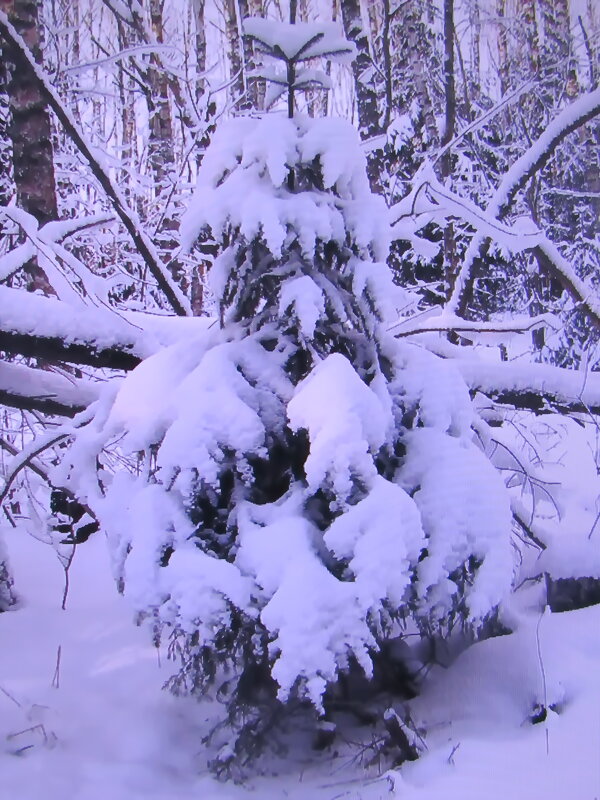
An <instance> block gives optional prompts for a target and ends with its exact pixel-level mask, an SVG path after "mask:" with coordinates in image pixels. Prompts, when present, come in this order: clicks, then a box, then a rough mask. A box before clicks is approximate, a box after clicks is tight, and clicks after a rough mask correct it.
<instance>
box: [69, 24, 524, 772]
mask: <svg viewBox="0 0 600 800" xmlns="http://www.w3.org/2000/svg"><path fill="white" fill-rule="evenodd" d="M249 28H250V30H251V31H252V33H253V35H254V36H255V38H256V39H259V40H261V41H263V43H264V49H265V50H267V49H269V48H270V51H271V53H272V54H275V55H277V53H278V52H279V53H280V54H281V55H280V60H284V61H285V60H286V59H287V60H288V62H289V60H290V59H291V57H292V56H294V54H297V53H298V52H300V51H302V52H303V53H305V54H308V56H307V57H311V58H313V57H316V56H318V55H323V54H326V55H328V56H331V55H335V54H336V53H339V52H340V51H343V50H344V46H343V43H340V42H339V38H338V37H337V36H333V34H331V33H330V30H329V28H328V26H315V25H297V26H295V27H289V26H287V25H284V24H271V23H265V21H264V20H255V21H252V22H250V24H249ZM290 73H291V74H292V78H291V82H293V80H294V74H293V73H294V70H290V69H289V63H288V69H287V70H286V74H287V75H288V76H289V75H290ZM273 74H274V75H275V73H273ZM296 77H297V75H296ZM305 77H306V76H305ZM313 77H314V75H313ZM293 88H294V87H293V85H291V86H288V91H289V95H292V97H293ZM289 95H288V100H289ZM292 103H293V99H292ZM289 110H291V111H293V107H292V108H291V109H289ZM184 223H185V224H184V231H183V236H184V240H185V243H187V246H191V245H192V244H193V242H194V241H196V239H197V238H198V237H199V236H202V237H203V238H204V239H206V238H207V237H211V238H212V239H214V241H215V242H216V244H217V246H218V249H219V253H220V254H219V256H218V258H217V259H216V261H215V263H214V266H213V267H212V269H211V273H210V282H211V287H212V291H213V293H214V295H215V297H216V299H217V302H218V308H219V315H220V320H219V322H218V323H215V324H214V325H212V326H211V327H207V326H206V323H204V322H202V321H201V320H196V321H193V323H190V324H194V325H197V330H198V333H197V335H196V336H195V337H194V336H191V337H190V338H189V339H188V340H186V341H185V342H179V343H177V344H175V345H173V346H171V347H168V348H166V349H164V350H162V351H161V352H159V353H158V354H156V355H154V356H152V357H150V358H148V359H146V360H145V361H144V362H142V364H141V365H140V366H139V367H137V368H136V369H135V370H134V371H133V372H132V373H131V374H130V375H129V376H128V377H127V378H126V379H125V381H124V382H123V384H122V386H121V388H120V390H119V391H118V393H117V394H116V397H115V399H114V401H113V400H111V401H110V404H109V406H108V407H107V406H106V405H101V410H100V411H98V413H97V415H96V419H95V420H94V421H93V422H92V423H91V425H90V426H88V428H87V429H86V431H85V432H83V433H81V434H80V435H79V439H78V441H76V442H75V445H74V446H73V448H72V450H71V454H70V461H69V463H70V464H71V466H72V468H71V474H70V481H71V485H72V486H74V488H75V489H76V490H77V493H78V495H79V496H80V497H86V498H87V501H88V502H89V503H90V505H93V506H94V509H95V512H96V513H97V514H98V516H99V518H100V519H101V521H102V524H103V527H104V528H105V529H106V530H107V531H108V534H109V537H110V541H111V544H112V552H113V558H114V564H115V570H116V572H117V575H118V578H119V580H120V582H121V584H122V586H123V589H124V592H125V594H126V595H127V596H128V597H129V598H130V600H131V601H132V602H133V604H134V605H135V607H136V608H137V610H138V611H139V613H140V615H141V616H143V617H145V618H147V619H148V620H150V621H151V623H152V624H153V625H154V626H155V630H156V631H157V632H158V633H160V634H161V635H163V636H164V635H165V634H166V633H168V632H169V631H170V632H171V637H172V646H173V650H174V652H177V653H178V654H179V655H180V656H181V659H182V660H181V669H180V672H179V673H178V675H177V676H176V677H175V678H174V680H173V681H172V682H171V685H172V687H173V688H176V689H178V690H189V691H191V692H205V691H207V690H209V689H210V687H211V686H212V687H213V690H214V691H215V692H216V693H217V696H218V697H220V698H221V699H223V700H224V701H225V703H226V707H227V721H228V722H229V724H230V726H231V729H232V730H233V735H232V736H230V737H229V739H227V740H225V741H224V743H223V742H221V745H222V749H221V750H220V752H219V754H218V756H217V758H216V760H215V766H216V767H217V769H219V768H223V767H225V766H227V765H228V764H229V763H231V762H233V761H235V762H236V763H237V764H240V763H243V761H244V759H246V757H247V756H248V755H252V754H253V752H255V750H256V749H257V748H258V747H259V746H260V744H261V739H262V738H264V737H261V733H262V734H265V733H267V732H268V731H269V730H270V729H271V728H272V726H273V723H274V720H275V719H276V718H277V717H278V716H279V715H285V714H286V713H287V712H288V711H290V710H291V709H302V710H303V711H304V713H305V714H307V715H310V714H312V715H313V716H314V719H315V721H316V720H317V719H318V718H319V717H321V716H322V715H324V714H325V713H327V711H328V708H329V707H330V703H331V698H332V697H334V696H335V693H336V690H337V689H338V688H339V685H340V681H341V680H342V679H343V676H344V675H345V674H347V673H350V672H352V673H354V674H356V673H357V672H361V673H363V674H364V676H365V679H366V680H368V679H369V678H370V677H371V676H372V675H373V668H374V660H376V659H377V654H378V653H380V652H381V651H382V648H383V647H384V645H385V643H386V642H387V641H389V640H391V639H394V638H397V637H399V636H401V635H402V633H403V631H405V630H406V629H407V626H409V627H410V629H411V630H412V631H413V632H414V631H415V630H420V631H423V632H429V631H431V630H432V629H434V630H438V631H439V630H442V631H444V630H448V628H449V627H451V626H452V625H453V624H454V623H456V622H457V621H461V622H463V623H465V624H470V625H474V626H477V624H478V623H479V622H480V621H481V620H483V619H485V618H486V616H487V615H489V614H490V613H492V612H493V611H494V609H495V607H496V606H497V604H498V603H499V602H500V600H501V599H502V597H503V596H504V594H505V593H506V592H507V591H508V590H509V588H510V585H511V580H512V573H513V556H512V548H511V542H510V526H511V513H510V507H509V502H508V498H507V495H506V493H505V487H504V484H503V482H502V480H501V478H500V477H499V475H498V474H497V473H496V472H495V471H494V469H493V468H492V467H491V466H490V464H489V463H488V461H487V460H486V458H485V456H484V455H483V453H482V452H481V450H480V449H478V446H477V443H476V442H474V436H473V432H472V430H471V420H472V409H471V403H470V399H469V394H468V391H467V389H466V387H465V385H464V384H463V382H462V380H461V378H460V377H459V375H458V373H457V372H455V371H454V369H453V368H452V366H451V365H450V364H448V363H445V362H444V361H442V360H441V359H439V358H437V357H435V356H433V355H430V354H428V353H427V352H426V351H424V350H423V349H422V348H421V347H418V346H415V345H412V344H409V343H407V342H404V343H401V342H399V341H398V340H396V339H393V338H392V337H391V336H390V335H389V334H388V333H386V327H387V326H388V325H389V322H390V320H391V319H393V318H394V315H395V306H396V302H395V301H396V300H398V301H399V299H400V298H399V295H398V293H399V292H400V291H401V290H399V289H398V288H397V287H395V286H394V284H393V282H392V279H391V275H390V272H389V270H388V268H387V266H386V264H385V260H386V256H387V253H388V245H389V235H390V234H389V228H388V223H387V210H386V208H385V205H384V204H383V201H382V200H381V198H378V197H376V196H374V195H372V194H371V192H370V190H369V184H368V181H367V177H366V173H365V159H364V156H363V153H362V150H361V146H360V141H359V138H358V136H357V133H356V131H355V130H354V129H353V128H352V126H351V125H349V124H348V123H346V122H344V121H342V120H339V119H332V118H325V119H317V120H313V119H308V118H304V117H302V116H299V115H295V116H293V117H291V118H290V117H289V116H285V115H284V114H278V113H273V114H268V115H266V116H262V117H260V118H254V117H242V118H239V119H235V120H233V121H230V122H229V123H223V124H222V125H221V126H220V127H219V129H218V130H217V133H216V135H215V136H214V139H213V142H212V144H211V146H210V148H209V150H208V152H207V154H206V156H205V159H204V161H203V164H202V168H201V173H200V176H199V182H198V187H197V191H196V195H195V198H194V200H193V203H192V205H191V207H190V209H189V211H188V213H187V217H186V218H185V221H184ZM115 437H118V438H120V446H121V447H122V448H124V449H126V450H129V451H132V452H138V453H141V454H142V456H141V457H140V461H139V464H140V469H139V470H138V472H137V473H136V474H131V473H126V472H124V471H123V472H120V473H117V474H116V476H114V478H113V479H112V481H111V482H110V483H109V484H108V486H106V484H107V483H108V478H107V475H106V474H103V475H102V476H101V479H102V482H103V484H104V486H105V487H106V488H105V492H106V493H105V495H103V494H102V493H101V491H100V490H99V488H98V486H97V484H94V483H93V482H92V481H89V480H88V479H87V478H86V476H88V477H89V475H90V474H91V472H92V471H93V470H94V469H95V463H96V457H97V453H98V450H99V448H100V447H102V446H103V445H104V444H105V443H106V442H107V441H108V440H111V439H114V438H115ZM66 463H67V462H65V464H66ZM86 464H87V466H88V468H87V469H86V468H85V467H86ZM63 468H64V467H63ZM311 709H312V710H311Z"/></svg>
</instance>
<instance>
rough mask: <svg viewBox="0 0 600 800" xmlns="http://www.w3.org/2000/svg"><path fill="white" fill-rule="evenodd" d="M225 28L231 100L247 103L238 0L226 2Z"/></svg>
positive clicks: (226, 0) (227, 0)
mask: <svg viewBox="0 0 600 800" xmlns="http://www.w3.org/2000/svg"><path fill="white" fill-rule="evenodd" d="M224 6H225V15H226V16H225V28H226V34H227V50H228V54H229V76H230V82H231V86H230V87H229V92H230V95H231V99H232V100H233V101H234V102H235V103H237V104H238V107H239V104H240V103H245V101H246V99H247V98H246V89H247V86H246V73H245V69H244V47H243V43H242V39H241V28H242V21H241V19H240V16H241V12H240V8H239V2H238V0H225V3H224Z"/></svg>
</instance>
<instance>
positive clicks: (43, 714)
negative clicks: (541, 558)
mask: <svg viewBox="0 0 600 800" xmlns="http://www.w3.org/2000/svg"><path fill="white" fill-rule="evenodd" d="M5 536H6V539H7V545H8V550H9V553H10V558H11V563H12V567H13V572H14V575H15V581H16V586H17V588H18V591H19V595H20V603H19V606H18V607H17V608H16V609H15V610H11V611H9V612H8V613H5V614H2V615H0V798H1V800H15V799H18V800H40V798H45V800H55V798H56V799H57V800H58V798H61V799H62V800H105V799H106V798H108V797H110V798H112V800H138V799H139V800H142V798H144V800H186V799H187V798H190V800H191V798H198V797H202V798H203V799H204V800H212V798H219V800H241V799H242V798H248V797H255V798H260V800H268V798H284V797H286V798H311V800H312V798H315V800H334V798H348V799H349V800H351V798H364V800H376V798H387V797H399V798H407V799H408V800H412V799H413V798H415V800H439V798H442V797H443V798H444V800H470V799H471V798H473V800H475V799H477V800H480V798H486V800H496V799H498V800H500V798H502V800H506V798H510V799H511V800H538V798H539V800H541V798H544V800H564V798H566V797H576V798H578V799H580V800H596V799H597V798H599V797H600V670H599V669H598V667H599V665H600V607H599V606H596V607H591V608H587V609H582V610H580V611H574V612H568V613H563V614H550V613H549V612H548V611H546V612H545V613H544V614H543V615H542V614H541V612H540V605H541V603H542V602H543V596H542V592H541V587H539V586H538V585H534V586H532V587H530V588H528V589H522V590H520V591H519V592H518V593H517V594H516V595H515V597H514V599H513V601H512V603H511V606H512V607H511V608H510V609H507V610H506V611H505V618H506V619H507V620H508V621H511V622H512V623H513V625H514V626H516V627H517V631H516V632H515V633H514V634H512V635H509V636H503V637H499V638H495V639H488V640H486V641H484V642H480V643H478V644H476V645H473V646H471V647H470V648H468V649H466V650H465V651H464V652H462V654H460V655H459V656H458V657H457V658H456V659H455V660H454V661H453V663H451V665H450V666H449V667H448V668H443V667H441V666H439V667H434V668H433V669H432V670H431V671H430V673H429V675H428V676H427V679H426V681H425V684H424V687H423V691H422V695H421V696H420V697H419V698H418V699H416V700H414V701H412V703H411V714H412V716H413V718H414V719H415V721H417V723H418V724H419V725H421V724H424V725H425V726H426V727H427V728H428V734H427V737H426V741H427V746H428V751H427V753H426V754H425V756H424V757H423V758H422V759H421V760H420V761H419V762H416V763H413V764H409V765H405V766H404V767H402V768H401V769H400V770H398V771H394V772H387V773H384V774H382V775H379V774H378V773H377V771H376V770H375V769H374V768H371V770H370V771H368V772H365V771H364V769H363V768H362V767H361V766H360V764H359V763H358V759H357V755H358V753H357V749H356V748H355V749H354V750H353V748H352V747H351V746H349V745H347V746H345V747H344V748H342V747H339V748H338V749H339V753H338V755H337V756H332V754H331V753H324V754H314V755H310V756H309V758H306V754H304V756H299V757H298V758H292V757H290V759H289V761H288V762H286V763H284V764H283V765H282V764H281V763H280V764H279V770H280V774H279V775H276V776H272V775H271V776H268V775H267V776H262V777H257V778H253V779H250V780H248V781H247V782H246V783H245V784H244V785H241V786H236V785H234V784H223V783H218V782H216V781H215V780H214V779H213V778H212V777H210V776H209V774H208V773H207V771H206V769H205V766H204V758H203V746H202V743H201V740H202V737H203V735H204V734H205V733H206V726H207V719H208V717H209V715H210V707H208V706H204V705H202V704H199V703H197V702H196V701H194V700H191V699H186V698H175V697H172V696H171V695H169V694H168V693H166V692H163V691H161V685H162V683H163V682H164V681H165V680H166V678H167V677H169V675H170V674H171V672H172V671H173V665H172V664H171V663H170V662H168V661H167V660H166V658H165V653H164V652H162V653H161V654H160V659H159V657H158V656H159V654H158V653H157V651H156V649H155V648H154V647H153V645H152V643H151V642H150V641H149V636H148V632H147V631H146V630H145V629H142V628H136V627H135V626H134V625H133V624H132V622H131V613H130V611H129V609H128V607H127V606H126V604H125V602H124V600H123V599H122V598H120V597H119V596H118V595H117V594H116V592H115V589H114V585H113V583H112V579H111V577H110V574H109V564H108V556H107V552H106V547H105V542H104V541H103V537H102V536H101V535H97V536H95V537H92V539H91V540H90V541H89V542H87V543H86V544H85V545H82V546H80V548H79V550H78V552H77V553H76V556H75V559H74V561H73V565H72V567H71V575H70V578H71V582H70V583H71V585H70V590H69V595H68V601H67V607H66V610H65V611H62V610H61V602H62V594H63V589H64V576H63V571H62V568H61V566H60V563H59V561H58V559H57V558H56V555H55V553H54V551H53V550H52V549H51V547H50V546H49V545H47V544H44V543H42V542H39V541H36V540H35V539H34V538H32V537H31V536H29V535H27V534H26V533H25V532H24V531H23V530H19V529H17V530H13V529H10V530H7V531H5ZM538 642H539V652H538ZM59 647H60V669H59V675H58V680H56V676H55V671H56V666H57V652H58V648H59ZM540 654H541V662H540V657H539V656H540ZM541 663H542V664H543V674H542V669H541ZM544 678H545V685H544ZM57 682H58V688H56V683H57ZM53 683H54V684H55V686H53ZM9 695H10V696H9ZM544 698H545V702H546V704H547V705H549V704H556V705H557V708H558V711H559V713H558V714H556V713H554V712H550V714H549V717H548V720H547V723H541V724H537V725H532V724H531V723H530V722H529V719H528V717H529V715H530V713H531V711H532V709H533V706H534V704H535V703H536V702H544ZM15 701H16V702H15ZM17 702H18V703H19V704H20V705H17ZM36 726H38V727H36ZM26 729H30V730H26ZM342 751H343V752H342ZM271 767H272V764H269V763H265V765H264V769H265V771H267V772H268V771H269V769H270V768H271Z"/></svg>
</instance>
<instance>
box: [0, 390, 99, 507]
mask: <svg viewBox="0 0 600 800" xmlns="http://www.w3.org/2000/svg"><path fill="white" fill-rule="evenodd" d="M94 413H95V407H94V404H92V405H90V406H89V407H88V408H86V409H85V410H83V411H81V412H80V413H79V414H77V415H76V416H75V417H74V418H73V420H72V421H71V422H68V423H66V424H65V425H62V426H61V427H60V428H58V429H56V430H53V431H52V432H51V433H47V434H45V435H44V436H39V437H37V438H35V439H34V440H33V441H32V442H30V443H29V444H28V445H27V446H26V447H24V448H23V450H21V452H20V453H19V454H18V455H16V456H15V457H14V459H13V460H12V462H11V463H10V464H9V465H8V469H7V472H6V477H5V481H4V487H3V489H2V491H1V492H0V505H2V503H3V502H4V501H5V500H6V497H7V495H8V493H9V492H10V488H11V486H12V484H13V481H14V480H15V478H16V477H17V475H18V474H19V472H20V471H21V470H22V469H23V468H24V467H26V466H28V465H29V463H30V462H31V461H33V460H34V459H35V457H36V456H39V454H40V453H43V452H44V450H48V448H50V447H52V446H53V445H55V444H58V442H61V441H63V440H64V439H68V438H70V437H71V436H73V434H74V433H75V432H76V431H77V429H78V428H80V427H81V426H82V425H85V424H86V423H87V422H89V421H90V420H91V419H92V418H93V416H94Z"/></svg>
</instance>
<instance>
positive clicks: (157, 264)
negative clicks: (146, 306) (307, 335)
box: [0, 11, 192, 316]
mask: <svg viewBox="0 0 600 800" xmlns="http://www.w3.org/2000/svg"><path fill="white" fill-rule="evenodd" d="M0 34H1V35H2V36H3V37H4V38H5V39H6V41H7V42H9V43H10V44H11V45H12V47H13V49H14V58H15V59H16V60H17V62H18V63H17V69H23V70H27V71H28V72H30V73H31V75H32V78H33V79H34V82H35V84H36V85H37V87H38V89H39V91H40V93H41V95H42V97H43V98H44V100H45V101H46V102H47V103H48V105H49V106H50V108H51V109H52V111H53V112H54V114H55V115H56V117H57V118H58V120H59V122H60V123H61V125H62V126H63V128H64V130H65V133H66V134H67V136H68V137H69V138H70V139H71V141H72V142H73V144H74V145H75V146H76V147H77V149H78V150H79V152H80V153H81V155H82V156H83V157H84V158H85V160H86V161H87V163H88V165H89V167H90V169H91V170H92V173H93V175H94V177H95V178H96V180H97V181H98V183H99V184H100V186H101V187H102V189H103V190H104V192H105V193H106V196H107V197H108V199H109V200H110V202H111V204H112V206H113V208H114V210H115V213H116V214H117V215H118V217H119V219H120V220H121V222H122V223H123V225H124V226H125V228H126V229H127V231H128V233H129V235H130V236H131V239H132V241H133V243H134V244H135V246H136V249H137V251H138V253H139V254H140V256H141V257H142V259H143V261H144V263H145V264H146V266H147V267H148V270H149V271H150V274H151V275H152V276H153V277H154V279H155V280H156V282H157V284H158V286H159V288H160V289H161V291H162V292H163V294H164V295H165V297H166V298H167V300H168V301H169V303H170V304H171V307H172V308H173V310H174V311H175V313H176V314H178V315H180V316H189V315H191V313H192V312H191V309H190V306H189V303H188V301H187V299H186V298H185V297H184V295H183V294H182V292H181V291H180V289H179V287H178V286H177V285H176V284H175V283H174V281H173V280H172V278H171V277H170V276H169V274H168V271H167V269H166V268H165V265H164V264H162V262H161V260H160V258H159V256H158V253H157V251H156V248H155V247H154V245H153V243H152V241H151V240H150V238H149V236H148V235H147V234H146V233H145V232H144V230H143V228H142V225H141V223H140V220H139V218H138V216H137V214H136V213H135V211H134V210H133V209H132V208H131V207H130V206H129V204H128V203H127V201H126V200H125V198H124V197H123V195H122V194H121V191H120V190H119V188H118V186H117V185H116V184H115V183H114V182H113V180H112V178H111V177H110V175H109V174H108V172H107V171H106V170H105V169H104V167H103V166H102V164H101V162H100V159H99V157H98V156H97V154H95V153H94V149H93V147H92V146H91V145H90V143H89V142H88V141H87V140H86V138H85V136H84V135H83V133H82V132H81V131H80V130H79V127H78V125H77V123H76V122H75V120H74V119H73V117H72V116H71V114H70V113H69V112H68V111H67V109H66V108H65V107H64V105H63V103H62V101H61V99H60V97H59V96H58V94H57V93H56V91H55V90H54V88H53V87H52V85H51V84H50V83H49V81H48V78H47V76H46V75H45V74H44V72H43V71H42V70H41V69H40V67H39V65H38V64H37V63H36V62H35V60H34V58H33V56H32V54H31V52H30V50H29V48H28V47H27V44H26V43H25V42H24V41H23V38H22V37H21V36H20V35H19V34H18V33H17V31H16V30H15V28H14V27H13V26H12V25H11V23H10V22H9V20H8V17H7V15H6V14H5V13H4V12H3V11H0Z"/></svg>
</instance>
